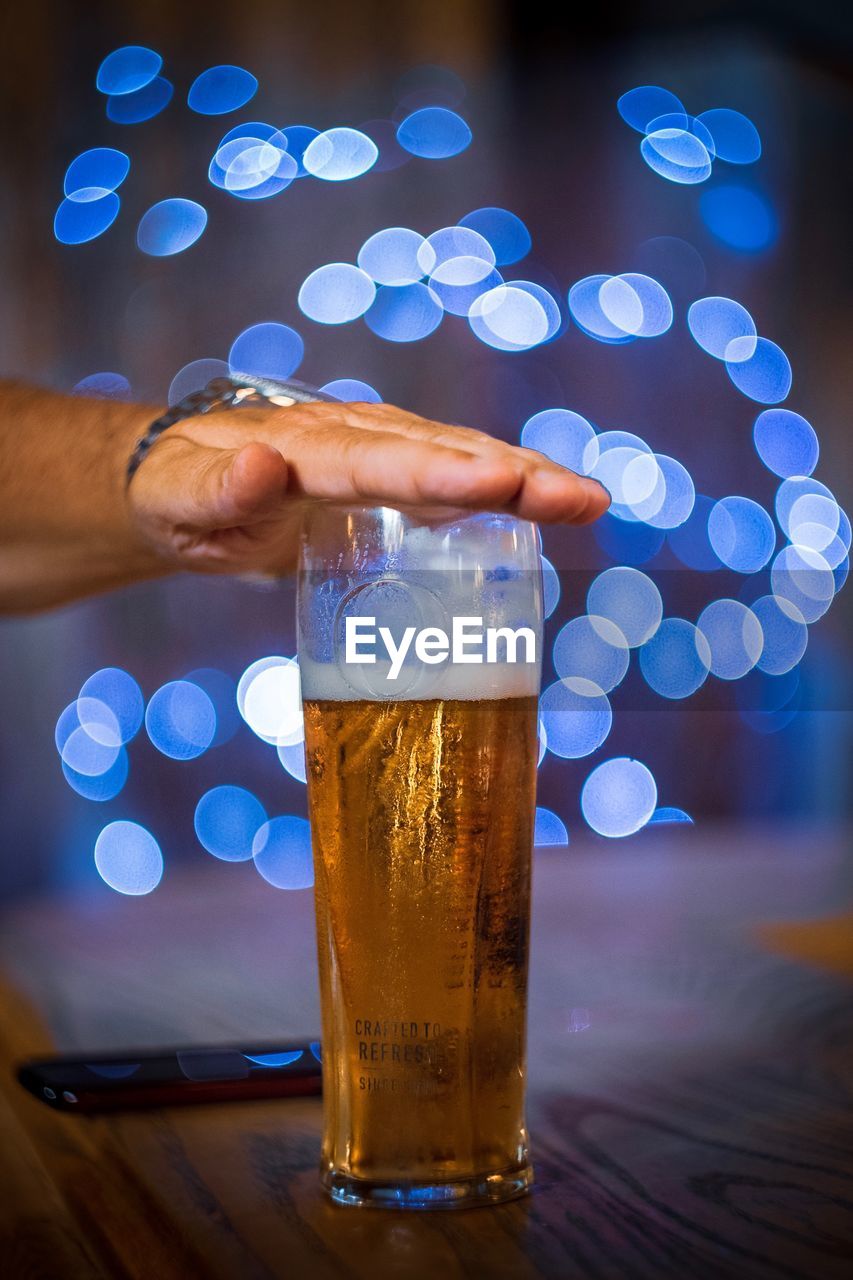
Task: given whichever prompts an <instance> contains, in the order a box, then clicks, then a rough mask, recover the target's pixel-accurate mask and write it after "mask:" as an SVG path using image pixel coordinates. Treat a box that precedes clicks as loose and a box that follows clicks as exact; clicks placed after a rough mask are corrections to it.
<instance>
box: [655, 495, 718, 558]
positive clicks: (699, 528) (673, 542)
mask: <svg viewBox="0 0 853 1280" xmlns="http://www.w3.org/2000/svg"><path fill="white" fill-rule="evenodd" d="M714 505H715V504H714V500H713V498H708V497H706V496H705V494H704V493H697V494H696V498H695V501H694V503H693V510H692V511H691V513H690V515H689V516H688V518H687V519H686V520H685V521H684V523H683V524H681V525H679V526H678V528H676V529H670V530H669V531H668V533H667V535H666V536H667V541H668V543H669V545H670V547H671V549H672V551H673V553H674V555H675V556H676V558H677V559H679V560H680V561H681V563H682V564H685V565H687V568H688V569H697V570H699V572H701V573H709V572H711V571H712V570H713V569H719V567H720V561H719V557H718V556H717V553H716V551H715V550H714V548H713V547H712V546H711V542H710V539H709V537H708V517H709V516H710V514H711V511H712V510H713V508H714Z"/></svg>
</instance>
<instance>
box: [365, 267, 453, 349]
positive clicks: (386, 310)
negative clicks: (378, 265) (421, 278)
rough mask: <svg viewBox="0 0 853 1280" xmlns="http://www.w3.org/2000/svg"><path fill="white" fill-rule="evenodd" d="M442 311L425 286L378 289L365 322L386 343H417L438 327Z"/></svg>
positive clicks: (435, 297) (436, 299)
mask: <svg viewBox="0 0 853 1280" xmlns="http://www.w3.org/2000/svg"><path fill="white" fill-rule="evenodd" d="M443 317H444V309H443V307H442V305H441V303H440V302H439V300H438V297H437V296H436V294H435V291H434V290H432V289H430V288H429V286H428V285H425V284H421V283H420V282H418V283H416V284H406V285H401V286H400V287H399V288H395V287H394V286H393V285H380V287H379V288H378V289H377V291H376V298H375V300H374V302H373V305H372V306H371V308H370V310H369V311H368V312H367V313H366V314H365V317H364V322H365V324H366V325H367V327H368V329H370V330H371V332H372V333H375V334H376V336H377V337H378V338H384V339H385V341H386V342H419V341H420V340H421V339H422V338H427V337H429V335H430V334H431V333H433V332H434V330H435V329H437V328H438V326H439V325H440V324H441V321H442V319H443Z"/></svg>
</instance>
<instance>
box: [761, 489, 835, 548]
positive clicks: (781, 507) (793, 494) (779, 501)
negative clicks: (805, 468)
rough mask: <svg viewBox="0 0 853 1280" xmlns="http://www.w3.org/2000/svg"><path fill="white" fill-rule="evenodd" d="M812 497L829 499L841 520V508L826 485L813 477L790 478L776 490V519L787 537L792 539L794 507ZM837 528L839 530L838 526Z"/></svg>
mask: <svg viewBox="0 0 853 1280" xmlns="http://www.w3.org/2000/svg"><path fill="white" fill-rule="evenodd" d="M812 496H814V497H820V498H828V499H829V501H830V502H831V503H832V504H833V505H834V506H835V507H836V510H838V512H839V520H840V508H839V507H838V504H837V503H836V502H835V498H834V497H833V494H832V491H831V490H830V489H827V487H826V485H825V484H821V482H820V480H815V479H814V477H813V476H806V475H802V476H788V477H787V478H786V479H785V480H783V481H782V483H781V484H780V485H779V488H778V489H777V490H776V503H775V508H776V519H777V521H778V523H779V528H780V529H781V530H782V532H783V533H784V534H785V535H786V537H788V538H791V512H792V511H793V509H794V506H795V505H796V503H797V502H799V501H800V499H801V498H805V497H812ZM835 527H836V528H838V524H836V526H835ZM792 541H793V539H792Z"/></svg>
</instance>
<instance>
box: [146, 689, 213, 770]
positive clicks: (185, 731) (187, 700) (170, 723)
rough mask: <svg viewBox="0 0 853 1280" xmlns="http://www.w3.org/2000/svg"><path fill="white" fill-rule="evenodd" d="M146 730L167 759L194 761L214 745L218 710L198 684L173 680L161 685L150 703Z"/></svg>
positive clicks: (147, 709)
mask: <svg viewBox="0 0 853 1280" xmlns="http://www.w3.org/2000/svg"><path fill="white" fill-rule="evenodd" d="M145 728H146V730H147V733H148V737H149V738H150V739H151V742H152V743H153V745H154V746H155V747H156V748H157V750H158V751H160V752H162V754H163V755H164V756H169V757H171V759H173V760H193V759H195V757H196V756H200V755H201V754H202V753H203V752H204V751H206V750H207V748H208V747H209V746H210V745H211V744H212V742H213V739H214V736H215V734H216V711H215V709H214V706H213V703H212V702H211V700H210V698H209V697H208V696H207V694H206V693H205V692H204V690H203V689H200V688H199V686H198V685H197V684H193V683H192V682H191V681H189V680H172V681H170V682H169V683H168V684H164V685H161V687H160V688H159V689H158V690H157V692H156V693H154V694H153V695H152V697H151V699H150V700H149V703H148V706H147V708H146V710H145Z"/></svg>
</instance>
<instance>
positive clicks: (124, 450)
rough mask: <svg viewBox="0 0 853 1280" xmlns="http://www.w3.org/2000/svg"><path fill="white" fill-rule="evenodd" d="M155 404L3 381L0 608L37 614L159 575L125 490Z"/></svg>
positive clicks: (164, 565)
mask: <svg viewBox="0 0 853 1280" xmlns="http://www.w3.org/2000/svg"><path fill="white" fill-rule="evenodd" d="M158 412H159V410H158V409H157V408H152V407H150V406H144V405H131V404H122V403H118V402H114V401H109V400H88V399H84V398H82V397H80V398H78V397H73V396H63V395H58V394H56V393H54V392H50V391H45V390H41V389H38V388H35V387H27V386H23V385H21V384H17V383H9V382H0V612H8V613H11V612H33V611H36V610H39V609H45V608H49V607H51V606H54V605H58V604H63V603H65V602H67V601H69V600H72V599H76V598H78V597H80V596H85V595H90V594H92V593H94V592H98V591H104V590H107V589H109V588H111V587H117V586H121V585H123V584H125V583H127V582H131V581H133V580H135V579H138V578H145V577H157V576H160V575H162V574H164V573H168V572H169V571H170V565H169V563H168V562H167V561H166V560H165V559H162V558H160V557H159V556H158V555H157V554H156V553H155V552H154V551H152V550H151V549H150V548H149V547H148V546H147V545H146V544H145V543H144V542H143V541H142V540H141V538H140V536H139V534H138V533H137V532H136V530H135V528H134V525H133V523H132V520H131V517H130V512H129V508H128V504H127V501H126V498H125V492H124V488H125V486H124V476H125V468H126V466H127V460H128V458H129V456H130V453H131V450H132V449H133V444H134V441H135V440H136V439H137V438H138V437H139V436H140V435H141V434H142V432H143V431H144V430H145V427H146V426H147V425H148V424H149V423H150V422H151V421H152V420H153V419H154V418H156V417H157V414H158Z"/></svg>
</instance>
